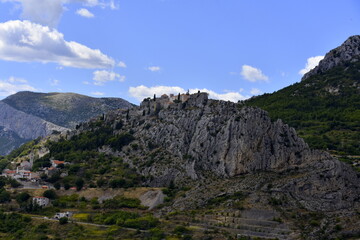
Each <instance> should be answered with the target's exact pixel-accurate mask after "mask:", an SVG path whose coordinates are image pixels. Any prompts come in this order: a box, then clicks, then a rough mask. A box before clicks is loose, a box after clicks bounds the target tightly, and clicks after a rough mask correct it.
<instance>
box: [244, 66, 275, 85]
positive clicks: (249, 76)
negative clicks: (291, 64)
mask: <svg viewBox="0 0 360 240" xmlns="http://www.w3.org/2000/svg"><path fill="white" fill-rule="evenodd" d="M240 74H241V75H242V76H243V77H244V78H245V80H248V81H250V82H258V81H265V82H267V81H268V80H269V78H268V77H267V76H266V75H264V74H263V73H262V71H261V70H260V69H258V68H254V67H252V66H249V65H243V66H242V70H241V73H240Z"/></svg>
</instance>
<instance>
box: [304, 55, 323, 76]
mask: <svg viewBox="0 0 360 240" xmlns="http://www.w3.org/2000/svg"><path fill="white" fill-rule="evenodd" d="M323 59H324V56H316V57H310V58H308V59H307V62H306V65H305V68H303V69H301V70H300V71H299V74H300V75H304V74H305V73H307V72H309V71H310V70H312V69H314V68H315V67H316V66H317V65H319V62H320V61H321V60H323Z"/></svg>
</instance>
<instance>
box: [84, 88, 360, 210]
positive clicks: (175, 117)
mask: <svg viewBox="0 0 360 240" xmlns="http://www.w3.org/2000/svg"><path fill="white" fill-rule="evenodd" d="M96 121H98V119H97V120H96ZM119 122H121V123H122V124H121V126H122V128H121V130H114V131H115V134H117V133H120V132H124V131H128V132H132V133H133V136H134V137H135V141H134V142H133V145H134V146H135V145H136V147H131V146H129V147H127V148H125V149H122V151H119V152H117V153H115V154H118V156H121V157H122V158H123V159H124V161H126V162H127V163H129V164H130V165H131V166H132V167H134V168H136V169H137V170H138V172H139V173H141V174H142V175H144V176H145V177H146V178H147V179H149V180H148V182H147V184H149V185H150V186H160V187H163V186H166V185H168V184H169V183H170V182H171V181H174V182H175V183H176V184H178V185H181V184H187V183H189V182H192V183H191V184H193V182H194V180H195V182H196V181H198V182H203V181H205V182H206V181H208V180H209V179H217V180H216V181H219V180H218V179H222V181H225V179H232V178H236V177H239V176H244V178H245V179H247V180H246V181H247V182H243V183H235V182H234V183H233V184H234V186H232V187H231V188H230V187H227V190H228V191H230V192H231V191H233V192H236V191H250V190H251V191H257V190H260V189H262V186H263V185H264V184H267V183H269V182H273V184H274V188H276V189H277V191H278V193H279V194H281V195H282V196H283V197H286V198H289V199H292V201H293V203H292V204H293V207H295V208H296V207H297V205H296V204H302V205H303V206H304V207H305V208H306V209H309V210H314V211H334V210H339V209H349V208H351V207H352V206H353V204H354V203H355V202H357V201H358V200H359V196H360V188H359V182H360V179H359V176H358V175H357V174H356V173H355V172H354V170H352V169H351V167H349V166H347V165H345V164H344V163H341V162H339V161H338V160H337V159H335V158H333V157H332V156H330V154H328V153H327V152H323V151H317V150H311V149H310V148H309V147H308V145H307V144H306V143H305V142H304V141H303V139H301V138H299V137H298V136H297V134H296V132H295V130H294V129H293V128H291V127H289V126H288V125H286V124H284V123H282V121H281V120H276V121H275V122H272V121H271V119H270V118H269V116H268V114H267V112H265V111H263V110H261V109H259V108H253V107H246V106H243V105H242V104H235V103H231V102H225V101H216V100H210V99H208V98H207V94H206V93H198V94H193V95H190V96H189V99H188V100H186V101H184V102H178V103H169V102H166V101H164V99H161V100H160V101H157V100H149V99H147V100H146V101H144V102H143V103H142V104H141V106H140V107H135V108H132V109H129V110H126V111H120V110H119V111H114V112H110V113H109V114H106V115H105V116H104V124H106V125H110V126H113V127H114V129H116V127H115V126H116V125H118V123H119ZM88 124H90V125H92V126H94V124H91V123H88ZM90 125H89V126H90ZM86 129H87V130H89V127H88V126H87V124H85V125H83V126H81V128H80V129H79V130H78V131H79V132H81V131H84V130H86ZM116 131H118V132H116ZM134 149H135V150H134ZM104 151H105V150H104ZM105 152H106V151H105ZM108 153H109V152H108ZM258 173H264V174H265V173H269V174H270V173H271V174H273V175H271V174H270V175H271V177H270V178H268V179H267V177H266V178H265V177H261V174H260V175H259V176H260V178H257V177H256V176H257V174H258ZM265 175H266V174H265ZM279 176H283V177H284V178H279ZM256 178H257V179H256ZM186 179H188V180H186ZM254 179H256V180H254ZM244 181H245V180H244ZM220 182H221V181H220ZM221 188H223V187H221ZM221 188H219V189H221ZM199 189H200V188H199ZM199 189H198V190H194V193H192V196H190V197H189V198H185V200H181V199H180V200H178V201H179V202H178V203H175V205H174V206H178V207H179V208H187V207H189V206H191V204H192V203H193V204H194V205H192V207H196V206H197V205H202V204H204V203H205V202H206V201H207V200H206V199H209V198H211V197H213V196H214V194H215V192H214V190H211V191H210V192H209V194H205V193H201V196H198V194H200V192H199V191H200V190H199ZM214 189H216V187H214ZM231 189H232V190H231ZM216 191H219V190H216ZM218 194H221V192H219V193H218ZM194 196H198V197H194ZM199 198H201V199H202V202H201V201H199ZM190 202H192V203H190ZM194 202H196V203H194ZM177 204H178V205H177Z"/></svg>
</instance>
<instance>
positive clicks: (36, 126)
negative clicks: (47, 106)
mask: <svg viewBox="0 0 360 240" xmlns="http://www.w3.org/2000/svg"><path fill="white" fill-rule="evenodd" d="M0 113H1V114H0V126H2V127H5V128H6V129H9V130H11V131H13V132H15V133H16V134H17V135H18V136H20V137H21V138H24V139H34V138H37V137H39V136H46V135H49V134H51V133H53V131H58V132H62V131H66V130H68V129H67V128H64V127H61V126H58V125H55V124H53V123H50V122H47V121H45V120H43V119H40V118H38V117H35V116H31V115H29V114H26V113H24V112H21V111H18V110H16V109H14V108H12V107H10V106H9V105H7V104H6V103H3V102H0Z"/></svg>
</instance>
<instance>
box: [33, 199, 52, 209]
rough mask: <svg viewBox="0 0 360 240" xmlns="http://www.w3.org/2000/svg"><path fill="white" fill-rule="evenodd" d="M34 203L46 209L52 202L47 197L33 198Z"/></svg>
mask: <svg viewBox="0 0 360 240" xmlns="http://www.w3.org/2000/svg"><path fill="white" fill-rule="evenodd" d="M32 200H33V203H36V204H37V205H39V206H41V207H46V206H47V205H49V203H50V200H49V199H48V198H47V197H40V196H38V197H33V199H32Z"/></svg>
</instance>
